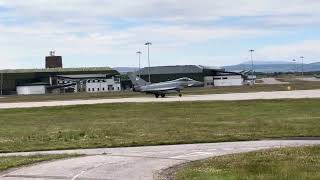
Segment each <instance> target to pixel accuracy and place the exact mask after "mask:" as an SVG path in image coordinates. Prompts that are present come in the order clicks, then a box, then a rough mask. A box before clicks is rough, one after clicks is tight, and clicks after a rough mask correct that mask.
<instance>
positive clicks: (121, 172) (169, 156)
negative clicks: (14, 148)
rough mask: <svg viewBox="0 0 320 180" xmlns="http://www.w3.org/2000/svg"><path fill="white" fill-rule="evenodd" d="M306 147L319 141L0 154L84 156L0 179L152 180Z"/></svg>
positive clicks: (256, 142)
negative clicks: (182, 168) (204, 162)
mask: <svg viewBox="0 0 320 180" xmlns="http://www.w3.org/2000/svg"><path fill="white" fill-rule="evenodd" d="M307 145H320V140H264V141H248V142H226V143H212V144H188V145H170V146H148V147H129V148H104V149H103V148H102V149H85V150H66V151H47V152H30V153H11V154H0V156H16V155H22V156H28V155H35V154H43V155H45V154H66V153H78V154H85V155H87V156H85V157H77V158H73V159H66V160H57V161H52V162H45V163H40V164H36V165H33V166H28V167H22V168H20V169H17V170H13V171H11V172H7V173H5V174H0V179H2V180H30V179H35V180H48V179H53V180H55V179H57V180H58V179H65V180H98V179H99V180H110V179H112V180H127V179H130V180H131V179H132V180H150V179H156V178H157V177H158V174H159V173H160V172H161V171H162V170H164V169H167V168H169V167H172V166H175V165H179V164H182V163H187V162H190V161H195V160H201V159H206V158H209V157H214V156H221V155H226V154H234V153H243V152H251V151H257V150H263V149H271V148H282V147H295V146H307Z"/></svg>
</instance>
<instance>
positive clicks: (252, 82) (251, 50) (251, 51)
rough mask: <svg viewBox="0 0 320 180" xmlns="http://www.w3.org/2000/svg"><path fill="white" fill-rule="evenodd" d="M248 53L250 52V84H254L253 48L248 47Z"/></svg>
mask: <svg viewBox="0 0 320 180" xmlns="http://www.w3.org/2000/svg"><path fill="white" fill-rule="evenodd" d="M249 51H250V54H251V85H254V78H253V76H254V73H253V52H254V50H253V49H250V50H249Z"/></svg>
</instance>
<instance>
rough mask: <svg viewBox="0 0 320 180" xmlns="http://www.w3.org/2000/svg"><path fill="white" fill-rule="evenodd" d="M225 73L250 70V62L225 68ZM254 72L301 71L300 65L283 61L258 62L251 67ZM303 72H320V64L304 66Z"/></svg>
mask: <svg viewBox="0 0 320 180" xmlns="http://www.w3.org/2000/svg"><path fill="white" fill-rule="evenodd" d="M224 68H225V69H226V70H227V71H241V70H250V69H251V62H244V63H241V64H238V65H232V66H225V67H224ZM253 68H254V70H255V71H256V72H264V73H272V72H293V71H301V69H302V65H301V63H293V62H283V61H271V62H266V61H258V62H254V66H253ZM304 71H306V72H311V71H320V62H316V63H310V64H304Z"/></svg>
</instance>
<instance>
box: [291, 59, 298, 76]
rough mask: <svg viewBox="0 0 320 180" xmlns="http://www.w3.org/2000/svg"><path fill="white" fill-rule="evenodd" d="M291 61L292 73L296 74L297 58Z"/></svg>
mask: <svg viewBox="0 0 320 180" xmlns="http://www.w3.org/2000/svg"><path fill="white" fill-rule="evenodd" d="M292 62H293V75H296V73H297V71H298V69H297V63H296V62H297V60H296V59H293V60H292Z"/></svg>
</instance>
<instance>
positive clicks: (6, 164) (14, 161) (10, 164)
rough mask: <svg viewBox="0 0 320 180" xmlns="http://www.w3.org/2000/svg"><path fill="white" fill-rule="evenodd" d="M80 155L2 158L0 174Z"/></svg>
mask: <svg viewBox="0 0 320 180" xmlns="http://www.w3.org/2000/svg"><path fill="white" fill-rule="evenodd" d="M77 156H79V155H70V154H61V155H45V156H44V155H36V156H10V157H0V172H1V171H4V170H7V169H10V168H16V167H20V166H25V165H30V164H34V163H39V162H43V161H51V160H57V159H65V158H71V157H77Z"/></svg>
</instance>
